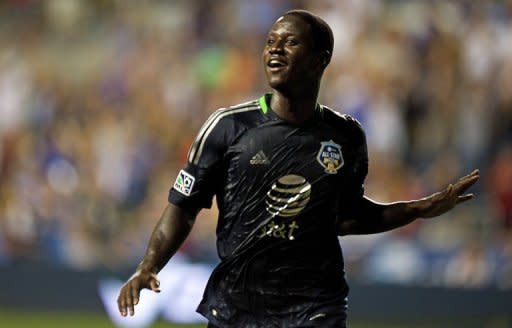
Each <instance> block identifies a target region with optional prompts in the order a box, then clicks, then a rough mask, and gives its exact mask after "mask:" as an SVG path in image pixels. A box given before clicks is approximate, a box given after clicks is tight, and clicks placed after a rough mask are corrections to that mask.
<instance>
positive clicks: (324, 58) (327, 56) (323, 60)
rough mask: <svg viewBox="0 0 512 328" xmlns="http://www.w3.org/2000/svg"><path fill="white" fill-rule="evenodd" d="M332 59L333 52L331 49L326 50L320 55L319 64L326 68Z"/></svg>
mask: <svg viewBox="0 0 512 328" xmlns="http://www.w3.org/2000/svg"><path fill="white" fill-rule="evenodd" d="M330 61H331V52H330V51H328V50H324V51H322V52H321V53H320V54H319V55H318V65H319V67H320V68H321V69H322V70H324V69H325V68H326V67H327V65H329V63H330Z"/></svg>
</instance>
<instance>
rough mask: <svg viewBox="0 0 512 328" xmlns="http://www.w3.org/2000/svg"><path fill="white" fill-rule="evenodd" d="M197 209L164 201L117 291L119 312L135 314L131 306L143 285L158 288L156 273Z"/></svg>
mask: <svg viewBox="0 0 512 328" xmlns="http://www.w3.org/2000/svg"><path fill="white" fill-rule="evenodd" d="M198 212H199V211H198V210H184V209H182V208H180V207H178V206H176V205H173V204H169V205H167V207H166V208H165V210H164V212H163V213H162V216H161V217H160V220H159V221H158V223H157V224H156V226H155V228H154V230H153V233H152V234H151V238H150V240H149V243H148V247H147V250H146V254H145V255H144V257H143V259H142V261H141V262H140V264H139V265H138V266H137V269H136V271H135V273H134V274H133V275H132V276H131V277H130V279H128V281H127V282H126V283H125V284H124V285H123V287H122V288H121V291H120V292H119V297H118V299H117V304H118V307H119V312H121V315H123V316H126V315H127V314H128V311H129V313H130V315H133V314H134V306H135V305H136V304H137V303H139V295H140V291H141V290H142V289H144V288H147V289H151V290H153V291H155V292H160V289H159V285H160V282H159V281H158V278H157V276H156V275H157V273H158V272H159V271H160V270H161V269H162V268H163V267H164V266H165V264H167V262H168V261H169V260H170V258H171V257H172V256H173V255H174V254H175V253H176V251H177V250H178V248H179V247H180V246H181V244H182V243H183V241H184V240H185V238H186V237H187V236H188V234H189V233H190V230H191V229H192V226H193V224H194V221H195V218H196V215H197V213H198Z"/></svg>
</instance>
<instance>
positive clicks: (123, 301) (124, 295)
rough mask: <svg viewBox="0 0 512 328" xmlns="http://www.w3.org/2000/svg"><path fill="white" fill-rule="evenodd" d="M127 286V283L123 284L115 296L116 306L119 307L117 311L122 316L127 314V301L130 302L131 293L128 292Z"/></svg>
mask: <svg viewBox="0 0 512 328" xmlns="http://www.w3.org/2000/svg"><path fill="white" fill-rule="evenodd" d="M128 292H129V288H128V286H127V285H124V286H123V288H121V292H120V293H119V297H118V298H117V306H118V308H119V312H120V313H121V315H122V316H123V317H125V316H126V315H127V310H128V308H129V303H131V302H132V301H131V294H130V293H128Z"/></svg>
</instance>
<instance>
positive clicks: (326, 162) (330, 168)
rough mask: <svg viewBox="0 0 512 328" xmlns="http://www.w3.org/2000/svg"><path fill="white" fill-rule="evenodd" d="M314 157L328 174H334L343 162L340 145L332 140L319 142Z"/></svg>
mask: <svg viewBox="0 0 512 328" xmlns="http://www.w3.org/2000/svg"><path fill="white" fill-rule="evenodd" d="M316 159H317V161H318V163H320V165H322V166H323V167H324V169H325V173H328V174H336V173H337V172H338V170H339V169H340V168H341V167H342V166H343V164H344V161H343V154H342V153H341V146H340V145H338V144H337V143H335V142H334V141H332V140H329V141H322V142H321V145H320V150H319V151H318V155H317V156H316Z"/></svg>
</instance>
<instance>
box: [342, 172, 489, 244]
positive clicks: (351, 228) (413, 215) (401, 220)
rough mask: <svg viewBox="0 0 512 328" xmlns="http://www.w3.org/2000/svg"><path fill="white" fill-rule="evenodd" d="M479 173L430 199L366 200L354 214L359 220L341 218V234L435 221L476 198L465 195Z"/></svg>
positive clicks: (435, 194) (368, 232) (360, 232)
mask: <svg viewBox="0 0 512 328" xmlns="http://www.w3.org/2000/svg"><path fill="white" fill-rule="evenodd" d="M479 174H480V173H479V171H478V170H474V171H473V172H471V173H470V174H468V175H466V176H464V177H462V178H460V179H459V180H458V181H457V182H455V183H453V184H450V185H449V186H448V187H446V188H445V189H444V190H442V191H439V192H436V193H434V194H432V195H430V196H427V197H424V198H421V199H416V200H410V201H401V202H394V203H386V204H384V203H378V202H375V201H373V200H371V199H369V198H368V197H363V198H362V199H361V201H360V203H359V204H358V205H357V208H356V210H355V211H354V212H355V213H356V215H357V217H353V218H352V217H350V218H342V219H341V220H340V223H339V226H338V228H339V231H338V234H339V235H340V236H341V235H351V234H373V233H379V232H384V231H389V230H393V229H395V228H399V227H402V226H404V225H406V224H408V223H410V222H412V221H414V220H416V219H417V218H432V217H436V216H439V215H441V214H443V213H446V212H448V211H449V210H451V209H452V208H454V207H455V206H457V205H458V204H460V203H462V202H465V201H467V200H470V199H472V198H473V194H466V193H465V192H466V191H467V190H468V189H469V188H470V187H471V186H472V185H473V184H474V183H475V182H476V181H477V180H478V179H479V177H480V175H479Z"/></svg>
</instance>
